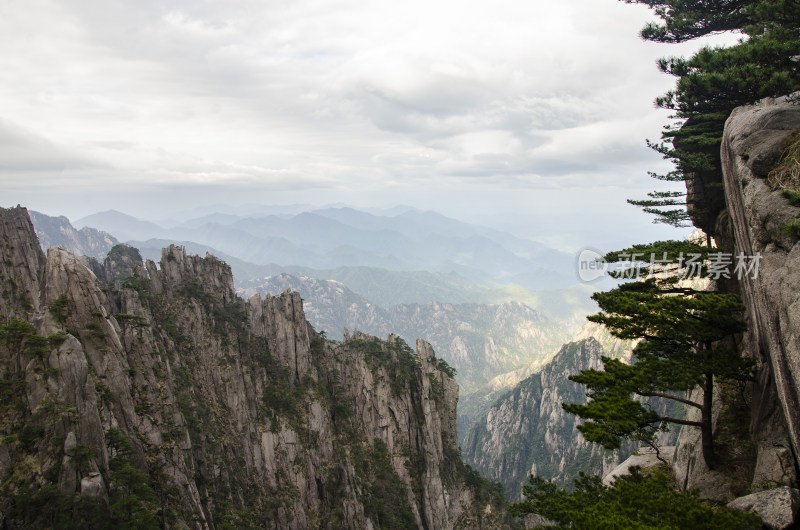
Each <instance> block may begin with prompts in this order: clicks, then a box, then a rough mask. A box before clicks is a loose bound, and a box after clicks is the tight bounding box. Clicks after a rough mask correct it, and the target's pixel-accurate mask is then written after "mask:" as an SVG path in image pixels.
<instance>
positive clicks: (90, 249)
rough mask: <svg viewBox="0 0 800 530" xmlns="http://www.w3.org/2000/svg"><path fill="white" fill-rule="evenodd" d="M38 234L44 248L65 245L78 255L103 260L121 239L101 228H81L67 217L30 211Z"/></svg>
mask: <svg viewBox="0 0 800 530" xmlns="http://www.w3.org/2000/svg"><path fill="white" fill-rule="evenodd" d="M29 214H30V217H31V221H32V222H33V226H34V229H35V230H36V235H37V237H38V238H39V243H40V244H41V245H42V249H43V250H47V249H48V248H50V247H64V248H65V249H67V250H69V251H70V252H72V253H73V254H75V255H76V256H87V257H90V258H94V259H96V260H101V261H102V260H103V259H104V258H105V257H106V254H108V251H109V250H111V248H112V247H113V246H114V245H116V244H118V243H119V241H117V239H116V238H115V237H114V236H112V235H111V234H109V233H108V232H103V231H101V230H96V229H94V228H90V227H88V226H84V227H83V228H81V229H80V230H77V229H75V227H73V226H72V224H70V222H69V219H67V218H66V217H63V216H61V217H51V216H49V215H45V214H43V213H39V212H34V211H31V212H29Z"/></svg>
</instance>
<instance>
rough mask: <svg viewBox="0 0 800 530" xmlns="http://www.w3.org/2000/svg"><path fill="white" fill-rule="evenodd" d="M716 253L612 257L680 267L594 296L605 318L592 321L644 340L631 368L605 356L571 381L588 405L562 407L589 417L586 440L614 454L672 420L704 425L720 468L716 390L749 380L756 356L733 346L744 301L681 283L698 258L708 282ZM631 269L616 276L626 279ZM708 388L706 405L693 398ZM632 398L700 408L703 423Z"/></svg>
mask: <svg viewBox="0 0 800 530" xmlns="http://www.w3.org/2000/svg"><path fill="white" fill-rule="evenodd" d="M711 250H713V249H708V248H707V247H701V246H698V245H695V244H692V243H681V242H675V241H665V242H657V243H653V244H651V245H639V246H636V247H634V248H631V249H626V250H624V251H620V252H614V253H610V254H608V255H607V256H606V259H607V260H608V261H610V262H620V261H626V260H627V259H629V257H630V256H631V255H632V254H634V253H639V254H643V255H646V256H649V255H650V253H654V254H655V255H656V256H659V257H662V256H663V257H664V258H666V259H669V260H670V261H672V262H673V263H674V265H673V269H672V271H671V272H672V274H670V275H668V276H667V277H664V275H663V274H662V273H661V272H654V273H652V274H651V273H649V272H648V271H647V270H646V269H640V270H634V275H635V276H637V277H639V280H638V281H632V282H628V283H624V284H622V285H620V286H619V287H617V288H616V289H612V290H611V291H608V292H603V293H596V294H595V295H593V297H592V298H593V299H594V300H595V301H597V303H598V305H599V306H600V309H601V310H602V312H601V313H598V314H596V315H593V316H590V317H589V320H590V321H592V322H596V323H598V324H603V325H604V326H606V327H607V328H608V330H609V331H610V332H611V333H612V334H613V335H614V336H616V337H619V338H621V339H634V340H641V342H639V344H638V345H637V346H636V348H635V349H634V350H633V354H634V357H633V360H632V362H631V364H630V365H628V364H625V363H623V362H621V361H619V360H615V359H610V358H608V357H604V358H603V365H604V367H603V370H584V371H583V372H581V373H580V374H579V375H574V376H570V379H571V380H572V381H575V382H577V383H582V384H584V385H586V386H587V389H588V391H587V393H586V395H587V397H589V398H590V401H589V402H588V403H586V404H576V403H571V404H564V405H563V406H564V409H565V410H567V412H571V413H573V414H577V415H579V416H580V417H582V418H585V419H588V420H589V421H586V422H585V423H584V424H583V425H580V426H578V429H579V430H580V431H581V432H582V433H583V436H584V438H586V439H587V440H589V441H592V442H597V443H600V444H602V445H603V446H604V447H606V448H609V449H614V448H617V447H619V446H620V441H621V439H623V438H629V439H633V440H638V441H641V442H645V443H653V440H654V439H655V435H656V433H657V432H658V430H659V429H663V428H664V426H665V424H666V423H677V424H680V425H691V426H695V427H699V428H700V431H701V433H702V446H703V457H704V459H705V461H706V464H707V465H708V467H709V468H712V469H713V468H714V465H715V458H714V444H713V425H712V391H713V388H714V381H715V379H717V380H731V381H747V380H749V379H750V378H751V372H752V367H753V361H752V359H750V358H748V357H743V356H742V355H741V352H740V351H739V350H738V348H737V347H736V345H735V342H733V341H725V339H729V338H731V337H733V336H734V335H736V334H737V333H741V332H742V331H744V327H745V326H744V322H743V321H742V314H743V312H744V306H743V305H742V303H741V301H740V300H739V297H738V296H736V295H733V294H722V293H717V292H713V291H706V290H700V289H695V288H693V287H691V286H690V285H687V284H686V282H684V283H681V282H680V279H681V277H682V276H684V274H685V273H687V267H689V266H690V265H689V264H688V260H685V261H683V262H680V261H679V260H678V258H679V256H684V257H687V256H689V255H693V254H696V255H698V256H699V260H700V263H698V264H697V265H698V267H699V273H700V275H701V276H703V277H706V276H707V272H708V267H709V266H710V265H709V264H710V261H709V257H710V255H711ZM626 274H628V272H618V273H615V275H617V276H618V277H619V276H622V275H626ZM697 385H700V386H701V387H702V388H703V400H702V402H700V403H698V402H694V401H691V400H689V399H687V397H686V396H687V393H688V392H689V391H690V390H691V389H693V388H694V387H695V386H697ZM634 396H639V397H648V398H659V399H666V400H671V401H675V402H678V403H683V404H684V405H687V406H689V407H693V408H696V409H699V410H700V412H701V416H702V418H701V420H700V421H689V420H684V419H681V418H674V417H668V416H662V415H660V414H658V413H656V412H655V411H654V410H652V409H651V408H650V407H649V406H648V405H645V404H644V403H643V402H642V401H640V400H637V399H634Z"/></svg>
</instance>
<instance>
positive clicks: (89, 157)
mask: <svg viewBox="0 0 800 530" xmlns="http://www.w3.org/2000/svg"><path fill="white" fill-rule="evenodd" d="M650 18H652V17H651V16H650V15H649V13H648V11H647V10H646V9H644V8H642V7H640V6H632V5H627V4H624V3H622V2H620V1H618V0H559V1H557V2H555V1H553V0H547V1H544V0H496V1H494V2H491V3H490V2H487V1H485V0H484V1H482V2H477V1H474V0H458V1H455V0H426V1H421V0H406V1H404V2H398V1H397V0H392V1H388V0H297V1H293V2H286V1H280V2H278V1H273V0H261V1H256V0H229V1H225V2H221V1H217V2H210V1H204V0H192V1H185V2H184V1H171V2H164V1H158V2H156V1H151V0H138V1H136V2H133V1H120V0H60V1H55V0H52V1H51V0H26V1H25V2H22V1H17V0H8V1H5V2H0V72H1V73H0V197H2V200H0V204H2V205H3V206H11V205H15V204H17V203H21V204H23V205H25V206H28V207H29V208H32V209H36V210H39V211H43V212H45V213H48V214H51V215H62V214H63V215H67V216H68V217H70V218H71V219H73V220H75V219H77V218H79V217H81V216H83V215H86V214H89V213H92V212H96V211H101V210H107V209H111V208H114V209H118V210H121V211H124V212H126V213H129V214H132V215H136V216H139V217H151V218H168V217H178V216H180V215H181V212H184V211H187V210H191V209H194V208H196V207H204V206H208V205H221V204H227V205H231V206H233V207H236V208H238V209H239V211H245V210H246V209H247V208H249V207H251V205H258V204H292V203H303V204H317V205H323V204H331V203H346V204H350V205H354V206H360V207H388V206H393V205H397V204H407V205H411V206H415V207H418V208H424V209H435V210H438V211H440V212H442V213H445V214H448V215H452V216H456V217H459V218H462V219H471V220H481V221H484V222H487V223H488V222H492V223H495V224H497V225H498V226H499V225H500V224H503V223H504V224H505V226H506V227H508V228H513V229H515V231H516V232H517V233H521V234H523V235H529V236H531V237H535V238H538V239H541V240H546V239H548V238H549V239H550V240H551V242H552V243H554V244H556V245H558V246H561V247H564V248H566V247H572V248H574V247H577V246H580V245H592V244H595V245H602V244H603V243H604V242H606V241H607V240H609V237H608V234H610V233H620V232H621V231H626V233H630V234H631V237H633V238H634V240H633V241H630V242H635V241H636V240H637V239H639V240H641V239H652V237H651V236H658V237H660V236H662V235H664V234H665V233H666V234H669V232H665V231H664V230H663V229H661V230H659V229H658V227H656V226H654V225H652V224H651V223H650V220H649V219H648V217H647V216H646V215H645V214H642V213H640V212H639V211H638V210H637V209H636V208H634V207H632V206H628V205H626V204H625V198H627V197H636V196H641V195H643V194H644V193H646V192H647V191H648V190H650V189H651V188H652V187H653V186H654V185H655V182H654V181H652V180H650V179H648V178H647V176H646V172H647V170H651V169H655V170H659V169H661V170H663V169H665V167H666V166H664V163H663V162H662V161H661V160H660V158H659V156H658V155H656V154H655V153H653V152H651V151H650V150H649V149H647V147H646V146H645V143H644V141H645V138H658V135H659V132H660V128H661V126H662V125H663V124H664V123H666V122H667V114H666V113H664V112H663V111H658V110H656V109H654V107H653V104H652V101H653V99H654V98H655V96H657V95H658V94H660V93H661V92H664V91H665V90H667V89H669V88H670V87H671V86H672V83H673V80H672V79H671V78H669V77H668V76H665V75H663V74H660V73H659V72H658V71H657V69H656V67H655V64H654V62H655V59H656V58H657V57H659V56H663V55H671V54H685V53H689V52H690V51H691V50H692V49H695V48H696V47H697V46H698V44H695V43H692V44H691V45H690V46H688V47H686V46H684V47H669V46H667V45H658V44H653V43H646V42H643V41H641V40H640V39H639V38H638V36H637V35H638V30H639V29H640V28H641V26H642V25H643V23H644V22H645V21H646V20H649V19H650ZM218 209H219V208H218ZM611 239H613V238H611ZM615 241H616V240H615Z"/></svg>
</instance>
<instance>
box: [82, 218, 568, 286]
mask: <svg viewBox="0 0 800 530" xmlns="http://www.w3.org/2000/svg"><path fill="white" fill-rule="evenodd" d="M76 224H77V225H79V226H84V225H86V226H92V227H95V228H98V229H101V230H105V231H107V232H109V233H111V234H114V235H115V236H116V237H117V238H119V239H120V240H123V241H127V242H130V241H132V240H138V241H146V240H149V239H154V238H157V239H163V240H173V241H181V242H193V243H196V244H199V245H205V246H208V247H212V248H214V249H216V250H217V251H219V252H221V253H224V254H226V255H228V256H234V257H236V258H238V259H240V260H243V261H247V262H251V263H253V264H257V265H270V264H277V265H280V266H282V267H310V268H315V269H336V268H339V267H357V266H358V267H374V268H383V269H387V270H394V271H409V270H411V271H417V270H424V271H428V272H436V273H442V274H449V273H453V272H455V273H457V274H459V275H460V276H463V277H465V278H467V279H469V280H471V281H472V282H475V283H478V284H480V285H483V286H486V287H499V286H501V285H504V284H507V283H511V282H513V283H518V284H520V285H522V286H524V287H526V288H529V289H534V290H538V289H558V288H565V287H568V286H570V285H572V284H574V283H576V279H575V277H574V274H573V270H572V269H573V257H572V256H571V255H569V254H566V253H563V252H559V251H556V250H553V249H549V248H547V247H544V246H542V245H540V244H538V243H535V242H533V241H526V240H523V239H520V238H517V237H515V236H512V235H510V234H506V233H503V232H499V231H497V230H493V229H490V228H487V227H481V226H478V225H472V224H469V223H463V222H461V221H458V220H455V219H451V218H448V217H445V216H442V215H440V214H437V213H435V212H420V211H417V210H408V209H406V210H404V211H403V212H402V213H400V214H396V215H376V214H373V213H368V212H364V211H359V210H355V209H352V208H325V209H319V210H314V211H307V212H302V213H299V214H296V215H265V216H259V217H245V216H242V217H237V216H235V215H232V214H207V215H204V216H201V217H197V218H194V219H191V220H189V221H186V222H183V223H180V224H178V225H174V226H169V227H164V226H159V225H157V224H155V223H151V222H148V221H143V220H140V219H136V218H134V217H131V216H127V215H125V214H122V213H120V212H115V211H108V212H102V213H98V214H94V215H91V216H89V217H85V218H83V219H81V220H79V221H77V223H76Z"/></svg>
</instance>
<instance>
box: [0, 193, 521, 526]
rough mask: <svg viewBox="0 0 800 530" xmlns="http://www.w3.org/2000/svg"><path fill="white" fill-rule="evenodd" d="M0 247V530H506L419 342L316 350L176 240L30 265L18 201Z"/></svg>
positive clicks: (428, 352) (277, 307)
mask: <svg viewBox="0 0 800 530" xmlns="http://www.w3.org/2000/svg"><path fill="white" fill-rule="evenodd" d="M0 237H1V238H2V245H1V246H0V248H1V249H2V258H3V260H2V262H1V263H0V281H2V282H3V291H2V296H0V314H1V315H2V317H3V320H2V324H3V334H2V339H3V340H2V342H1V343H0V379H1V380H0V393H2V397H3V399H2V401H1V402H0V403H1V404H0V432H2V434H3V436H5V438H4V441H3V443H2V444H0V474H2V476H3V478H4V482H3V486H2V488H0V514H2V515H0V526H1V527H4V528H16V527H20V526H24V525H25V524H29V523H31V522H32V521H37V522H38V523H41V524H47V523H46V522H44V521H50V522H52V520H53V518H58V517H63V516H65V515H64V514H67V515H66V516H71V517H73V523H75V521H79V520H80V519H75V518H76V517H86V518H90V516H91V517H100V519H102V518H103V517H105V519H106V520H108V521H112V520H115V519H114V517H116V518H117V519H116V520H117V521H118V522H123V523H124V522H128V520H127V519H125V518H126V517H128V518H131V517H134V516H136V517H150V518H151V519H153V520H154V521H155V522H156V523H157V524H160V525H161V526H164V527H175V526H178V527H191V528H208V529H212V528H220V527H262V528H281V529H283V528H359V529H361V528H392V527H401V528H407V527H418V528H436V529H439V528H502V527H504V526H505V525H506V522H505V518H506V515H505V511H504V510H503V509H502V500H501V499H499V498H498V497H497V496H496V495H494V494H493V493H491V492H489V491H487V490H486V489H484V488H483V487H481V486H480V485H479V484H478V485H476V484H474V480H471V477H472V475H471V474H470V472H469V470H468V469H466V467H465V466H464V464H463V463H462V462H461V460H460V458H459V453H458V446H457V433H456V403H457V401H458V386H457V384H456V383H455V381H454V380H453V378H452V373H451V371H450V370H449V369H448V367H447V366H446V364H443V363H441V361H439V360H438V359H437V358H436V357H435V355H434V353H433V350H432V348H431V347H430V345H428V344H427V343H425V342H424V341H417V344H416V353H415V352H414V350H412V349H411V348H409V347H408V346H407V345H406V344H405V343H404V342H403V341H402V340H400V339H399V338H397V337H395V336H390V337H389V340H388V341H385V342H384V341H380V340H378V339H376V338H374V337H369V336H365V335H360V334H359V335H356V336H354V337H350V338H348V339H347V340H345V341H343V342H342V343H341V344H335V343H332V342H328V341H325V340H324V339H323V338H322V337H321V336H320V335H319V334H317V333H316V332H315V331H314V329H313V328H312V327H311V326H310V324H309V323H308V322H307V321H306V319H305V315H304V312H303V304H302V300H301V299H300V297H299V295H298V294H297V293H292V292H285V293H283V294H282V295H280V296H277V297H273V296H267V297H265V298H262V297H260V296H254V297H253V298H251V299H250V300H248V301H244V300H242V299H240V298H238V297H237V296H236V294H235V292H234V288H233V278H232V276H231V272H230V268H229V267H228V266H227V265H225V264H224V263H222V262H221V261H219V260H217V259H216V258H214V257H212V256H206V257H205V258H200V257H197V256H189V255H187V254H186V252H185V251H184V250H183V249H182V248H180V247H174V246H172V247H170V248H167V249H164V251H163V254H162V259H161V261H160V264H159V265H156V264H155V263H154V262H152V261H148V262H147V263H145V264H142V263H141V262H137V259H136V256H135V255H133V254H132V253H131V252H130V251H126V250H125V249H120V250H119V251H118V252H116V253H114V252H112V256H111V257H110V259H108V260H107V261H106V263H105V265H104V267H102V268H99V269H96V270H94V271H92V270H90V269H89V268H87V267H86V266H85V265H84V263H83V262H82V261H81V260H79V259H77V258H76V257H75V256H74V255H73V254H71V253H70V252H67V251H66V250H64V249H62V248H55V247H54V248H50V249H49V250H48V252H47V256H46V257H45V255H44V253H43V252H42V250H41V248H40V247H39V244H38V242H37V240H36V237H35V234H34V231H33V227H32V226H31V223H30V221H29V219H28V216H27V212H26V210H25V209H24V208H15V209H10V210H0ZM468 481H470V482H472V484H468ZM131 492H136V495H135V499H134V500H131V496H130V495H131ZM124 502H127V503H128V504H125V506H127V510H121V509H120V508H119V507H120V506H121V504H120V503H124ZM65 507H66V508H65ZM92 510H94V511H92ZM103 510H105V511H103ZM98 513H99V514H100V515H99V516H98V515H97V514H98ZM69 514H71V515H69ZM76 514H77V515H76ZM87 514H88V515H87ZM92 514H94V515H92ZM37 518H38V519H37ZM42 518H49V519H42ZM86 520H87V521H88V520H89V519H86ZM92 520H95V519H92ZM75 524H77V523H75ZM87 526H91V524H88V523H87Z"/></svg>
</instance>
